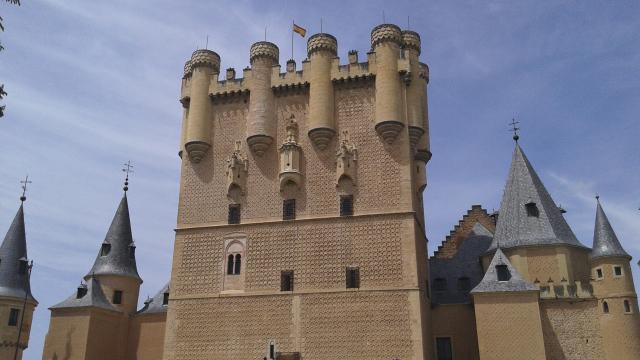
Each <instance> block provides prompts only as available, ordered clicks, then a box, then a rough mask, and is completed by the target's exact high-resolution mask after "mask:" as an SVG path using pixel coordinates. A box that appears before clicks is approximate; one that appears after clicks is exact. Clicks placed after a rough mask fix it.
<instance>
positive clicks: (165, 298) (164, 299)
mask: <svg viewBox="0 0 640 360" xmlns="http://www.w3.org/2000/svg"><path fill="white" fill-rule="evenodd" d="M162 305H169V293H168V292H166V293H164V294H162Z"/></svg>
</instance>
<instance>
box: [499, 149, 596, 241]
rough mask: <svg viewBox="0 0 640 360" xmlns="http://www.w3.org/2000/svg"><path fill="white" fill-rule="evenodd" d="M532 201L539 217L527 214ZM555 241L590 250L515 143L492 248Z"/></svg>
mask: <svg viewBox="0 0 640 360" xmlns="http://www.w3.org/2000/svg"><path fill="white" fill-rule="evenodd" d="M530 202H533V203H535V204H536V206H537V208H538V211H539V216H537V217H535V216H527V210H526V208H525V204H527V203H530ZM553 244H565V245H570V246H577V247H582V248H585V249H587V248H586V247H585V246H584V245H582V244H581V243H580V242H579V241H578V239H577V238H576V236H575V235H574V233H573V231H572V230H571V228H570V227H569V224H567V222H566V221H565V219H564V217H563V216H562V213H561V212H560V209H559V208H558V206H557V205H556V203H555V202H554V201H553V199H552V198H551V195H549V192H548V191H547V189H546V188H545V187H544V185H543V184H542V181H541V180H540V178H539V177H538V174H536V172H535V170H534V169H533V167H532V166H531V163H529V160H528V159H527V157H526V156H525V154H524V152H523V151H522V149H521V148H520V145H518V144H517V143H516V148H515V151H514V153H513V159H512V161H511V168H510V169H509V176H508V179H507V184H506V186H505V189H504V194H503V196H502V202H501V204H500V216H499V217H498V223H497V225H496V234H495V236H494V238H493V242H492V244H491V247H490V248H489V251H490V252H491V251H493V250H495V249H497V248H498V247H501V248H503V249H508V248H513V247H519V246H539V245H553Z"/></svg>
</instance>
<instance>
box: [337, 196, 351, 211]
mask: <svg viewBox="0 0 640 360" xmlns="http://www.w3.org/2000/svg"><path fill="white" fill-rule="evenodd" d="M351 215H353V195H343V196H340V216H351Z"/></svg>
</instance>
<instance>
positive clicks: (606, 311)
mask: <svg viewBox="0 0 640 360" xmlns="http://www.w3.org/2000/svg"><path fill="white" fill-rule="evenodd" d="M610 312H611V311H610V309H609V303H607V301H606V300H605V301H603V302H602V313H603V314H609V313H610Z"/></svg>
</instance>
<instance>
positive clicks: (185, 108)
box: [178, 60, 191, 158]
mask: <svg viewBox="0 0 640 360" xmlns="http://www.w3.org/2000/svg"><path fill="white" fill-rule="evenodd" d="M182 82H183V84H182V86H183V88H184V87H185V86H186V85H187V84H189V83H190V82H191V60H187V62H186V63H185V64H184V74H183V75H182ZM189 102H190V98H189V97H188V96H185V97H182V98H181V99H180V103H181V104H182V127H181V131H180V150H178V156H179V157H180V158H182V153H183V152H184V147H185V144H186V143H187V131H188V128H187V125H188V124H189Z"/></svg>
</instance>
